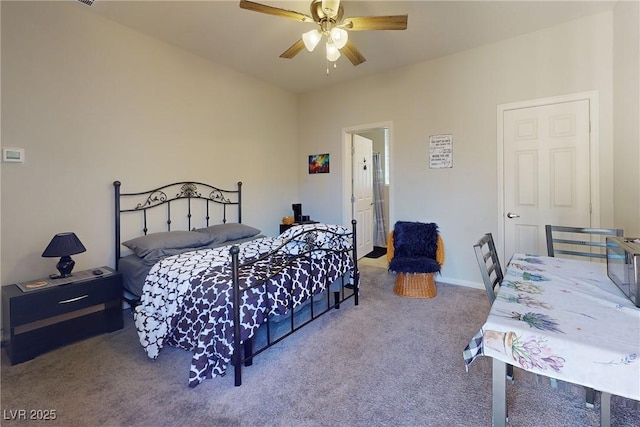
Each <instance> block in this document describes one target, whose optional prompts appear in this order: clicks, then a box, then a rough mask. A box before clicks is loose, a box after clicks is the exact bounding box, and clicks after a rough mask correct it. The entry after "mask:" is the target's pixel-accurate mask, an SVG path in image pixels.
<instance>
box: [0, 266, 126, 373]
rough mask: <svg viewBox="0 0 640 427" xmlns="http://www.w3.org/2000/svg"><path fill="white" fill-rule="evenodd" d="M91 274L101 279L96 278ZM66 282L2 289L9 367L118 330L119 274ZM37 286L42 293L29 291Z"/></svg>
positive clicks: (83, 275) (87, 274)
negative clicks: (66, 345)
mask: <svg viewBox="0 0 640 427" xmlns="http://www.w3.org/2000/svg"><path fill="white" fill-rule="evenodd" d="M94 270H100V271H101V272H102V274H100V275H95V274H94V273H93V271H94ZM58 280H62V279H58ZM69 280H73V281H71V282H70V283H65V284H59V285H53V283H55V280H51V279H49V278H44V279H39V280H34V281H31V282H25V283H21V284H17V285H8V286H3V287H2V316H3V323H2V325H3V329H4V331H5V338H6V339H7V343H6V350H7V354H8V355H9V359H10V360H11V364H12V365H15V364H16V363H21V362H24V361H27V360H29V359H33V358H34V357H36V356H38V355H39V354H42V353H45V352H47V351H49V350H52V349H54V348H57V347H60V346H63V345H65V344H69V343H71V342H74V341H78V340H81V339H84V338H88V337H90V336H93V335H97V334H101V333H104V332H112V331H115V330H118V329H122V327H123V326H124V323H123V318H122V302H121V298H122V274H120V273H118V272H116V271H114V270H113V269H111V268H109V267H100V268H98V269H91V270H86V271H80V272H78V273H75V272H74V274H73V276H71V277H70V278H67V279H65V282H68V281H69ZM44 283H48V284H46V285H45V284H44ZM39 285H42V288H41V289H33V288H29V286H39ZM20 286H22V287H23V288H25V289H26V291H23V290H22V289H21V288H20Z"/></svg>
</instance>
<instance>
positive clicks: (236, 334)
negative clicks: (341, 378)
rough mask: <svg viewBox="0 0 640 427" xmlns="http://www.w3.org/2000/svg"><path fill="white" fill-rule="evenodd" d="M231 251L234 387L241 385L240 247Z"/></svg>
mask: <svg viewBox="0 0 640 427" xmlns="http://www.w3.org/2000/svg"><path fill="white" fill-rule="evenodd" d="M229 252H230V253H231V272H232V273H231V274H232V285H233V288H232V292H233V295H232V296H233V356H232V358H231V360H232V361H233V369H234V371H235V385H236V387H238V386H240V385H242V363H241V360H242V346H241V343H240V341H241V340H240V280H239V279H238V254H239V253H240V248H239V247H238V246H236V245H234V246H232V247H231V249H230V250H229Z"/></svg>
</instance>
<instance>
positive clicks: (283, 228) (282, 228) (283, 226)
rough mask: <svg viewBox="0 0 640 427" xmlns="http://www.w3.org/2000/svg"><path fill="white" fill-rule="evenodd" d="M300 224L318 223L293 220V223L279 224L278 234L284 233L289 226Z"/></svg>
mask: <svg viewBox="0 0 640 427" xmlns="http://www.w3.org/2000/svg"><path fill="white" fill-rule="evenodd" d="M302 224H319V222H318V221H302V222H294V223H293V224H280V234H282V233H284V232H285V231H287V230H288V229H290V228H291V227H295V226H296V225H302Z"/></svg>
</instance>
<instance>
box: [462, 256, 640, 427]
mask: <svg viewBox="0 0 640 427" xmlns="http://www.w3.org/2000/svg"><path fill="white" fill-rule="evenodd" d="M639 353H640V309H638V308H637V307H635V306H634V304H633V303H632V302H631V300H629V299H628V298H627V297H626V296H625V295H624V294H623V293H622V291H620V289H618V288H617V286H615V284H614V283H613V282H611V280H609V278H608V277H607V274H606V266H605V264H602V263H598V262H589V261H577V260H572V259H564V258H553V257H544V256H535V255H525V254H515V255H513V257H512V258H511V261H510V262H509V265H508V266H507V269H506V272H505V277H504V280H503V282H502V285H501V286H500V290H499V291H498V294H497V295H496V300H495V302H494V303H493V305H492V306H491V311H490V312H489V316H488V317H487V320H486V322H485V324H484V325H483V326H482V328H481V329H480V331H478V333H477V334H476V335H475V336H474V337H473V338H472V340H471V342H470V343H469V345H468V346H467V348H466V349H465V351H464V358H465V363H466V364H467V366H468V365H469V364H471V363H472V362H473V360H474V359H475V358H476V357H478V356H481V355H485V356H490V357H492V358H493V425H494V426H504V425H505V424H506V384H505V371H506V368H505V367H506V365H505V363H508V364H510V365H513V366H517V367H520V368H522V369H524V370H526V371H529V372H534V373H536V374H540V375H544V376H547V377H551V378H556V379H559V380H563V381H567V382H571V383H574V384H579V385H583V386H585V387H590V388H593V389H595V390H599V391H601V392H602V405H601V413H600V423H601V425H603V426H608V425H609V423H610V420H609V415H610V412H609V411H610V406H609V405H610V401H609V398H610V395H611V394H614V395H617V396H622V397H626V398H629V399H634V400H640V375H638V373H639V372H640V354H639Z"/></svg>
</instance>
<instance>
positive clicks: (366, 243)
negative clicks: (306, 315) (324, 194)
mask: <svg viewBox="0 0 640 427" xmlns="http://www.w3.org/2000/svg"><path fill="white" fill-rule="evenodd" d="M391 134H392V132H391V123H378V124H374V125H366V126H359V127H354V128H347V129H345V130H344V135H343V144H344V154H345V156H344V159H345V161H344V164H343V168H344V170H343V177H344V181H343V182H344V186H345V188H344V195H345V197H344V210H343V212H344V213H345V223H348V222H350V221H351V219H353V218H356V219H358V236H357V238H358V243H357V244H358V246H359V247H361V248H363V250H359V252H358V257H359V258H360V257H363V256H367V255H369V257H375V256H376V255H377V256H382V255H384V254H385V253H386V238H387V235H388V233H389V228H390V225H389V224H390V222H391V221H390V219H391V209H390V203H389V200H390V199H391V197H390V196H391V190H390V189H391V179H390V176H391V174H390V164H391V156H390V153H391ZM362 138H365V139H366V140H369V141H371V149H370V151H371V160H367V161H368V162H369V163H368V164H362V163H363V162H362V160H363V159H365V158H366V157H367V156H366V155H364V156H363V155H362V154H358V155H356V154H355V152H356V150H360V149H361V148H360V147H361V145H360V144H359V143H354V141H355V140H358V141H361V140H362ZM360 157H363V159H360ZM365 168H368V169H369V170H368V172H371V174H370V179H369V180H367V179H362V176H361V175H362V172H363V171H362V170H361V169H365ZM362 186H368V188H359V187H362ZM363 194H370V195H371V199H370V201H369V202H368V203H370V211H371V216H370V219H367V218H365V217H364V216H363V215H364V214H367V212H366V210H365V209H363V206H362V203H363V200H364V198H363V197H361V196H362V195H363ZM361 199H363V200H361ZM365 204H366V203H365ZM365 247H366V248H365Z"/></svg>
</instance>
